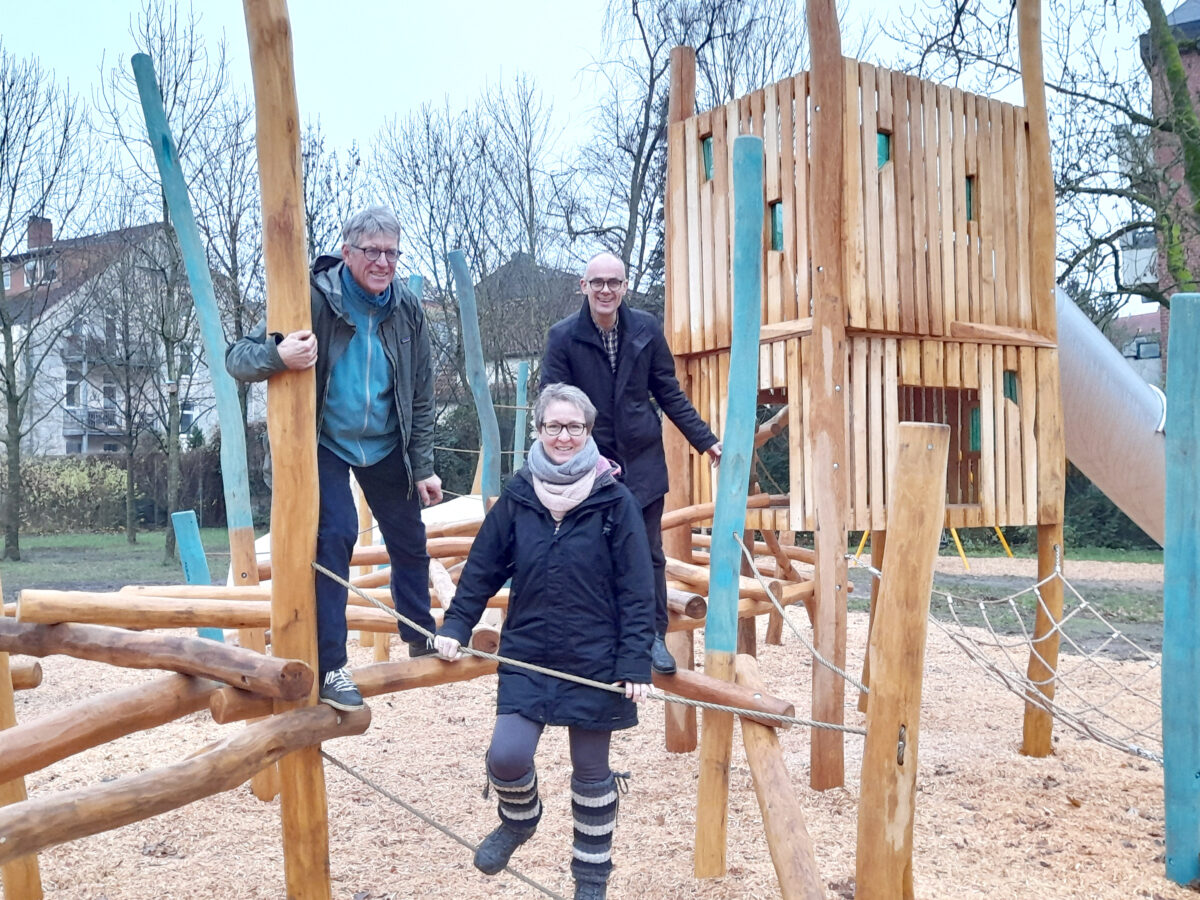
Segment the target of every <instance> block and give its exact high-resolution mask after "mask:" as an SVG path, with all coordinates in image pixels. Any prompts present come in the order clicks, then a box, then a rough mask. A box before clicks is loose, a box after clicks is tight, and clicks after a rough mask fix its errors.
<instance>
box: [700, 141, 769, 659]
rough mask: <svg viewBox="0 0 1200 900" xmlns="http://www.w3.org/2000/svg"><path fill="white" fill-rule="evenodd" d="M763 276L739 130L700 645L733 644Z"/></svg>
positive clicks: (758, 185)
mask: <svg viewBox="0 0 1200 900" xmlns="http://www.w3.org/2000/svg"><path fill="white" fill-rule="evenodd" d="M762 279H763V142H762V139H761V138H758V137H754V136H753V135H742V136H741V137H738V138H735V139H734V142H733V338H732V341H731V343H730V348H729V387H728V391H727V393H726V397H727V410H728V411H727V412H726V415H725V433H724V434H723V435H722V439H721V447H722V450H721V465H720V467H719V469H718V473H719V474H718V478H717V506H716V510H715V511H714V514H713V538H712V555H711V559H710V562H709V567H710V569H711V575H710V581H709V592H708V620H707V624H706V625H705V626H704V646H705V648H707V649H708V650H717V651H725V652H727V653H733V652H734V651H735V650H736V649H737V609H738V577H739V575H740V574H741V558H742V557H741V548H740V547H738V545H737V542H736V541H735V540H734V539H733V536H734V535H735V534H736V535H739V536H740V535H741V534H742V531H743V530H744V529H745V527H746V499H747V494H748V493H749V485H750V463H751V459H752V457H753V454H754V429H755V408H756V405H757V400H758V332H759V325H760V323H761V310H762Z"/></svg>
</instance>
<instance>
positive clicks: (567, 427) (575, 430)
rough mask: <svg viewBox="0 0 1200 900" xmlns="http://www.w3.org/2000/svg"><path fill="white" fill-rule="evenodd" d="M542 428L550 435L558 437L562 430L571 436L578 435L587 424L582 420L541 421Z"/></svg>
mask: <svg viewBox="0 0 1200 900" xmlns="http://www.w3.org/2000/svg"><path fill="white" fill-rule="evenodd" d="M542 430H543V431H544V432H546V434H548V435H550V437H558V435H560V434H561V433H562V432H564V431H565V432H566V433H567V434H569V435H570V436H571V437H579V436H580V435H581V434H583V433H584V432H585V431H587V426H586V425H585V424H583V423H582V422H565V423H564V422H543V423H542Z"/></svg>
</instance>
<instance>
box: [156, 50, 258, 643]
mask: <svg viewBox="0 0 1200 900" xmlns="http://www.w3.org/2000/svg"><path fill="white" fill-rule="evenodd" d="M132 62H133V73H134V78H135V79H136V81H137V86H138V94H139V96H140V98H141V102H142V112H143V114H144V115H145V118H146V131H147V133H148V135H149V138H150V146H151V148H153V151H154V159H155V162H156V163H157V164H158V171H159V176H160V177H161V178H162V187H163V196H164V197H165V198H166V201H167V206H168V208H169V209H170V211H171V222H172V225H173V226H174V229H175V234H176V236H177V237H178V238H179V247H180V250H181V251H182V252H183V262H184V268H185V269H186V270H187V277H188V284H189V285H190V286H191V289H192V302H193V303H194V304H195V305H196V317H197V319H198V320H199V322H200V334H201V336H202V338H203V341H204V355H205V358H206V360H207V363H208V375H209V379H210V381H211V383H212V388H213V396H214V397H215V399H216V404H217V421H219V422H220V423H221V483H222V485H223V488H224V492H225V518H226V521H227V522H228V523H229V553H230V566H231V568H232V571H233V581H234V584H257V583H258V570H257V568H256V567H255V555H254V518H253V514H252V512H251V509H250V477H249V473H248V471H247V468H246V428H245V425H244V424H243V422H242V408H241V404H240V403H239V402H238V394H237V386H236V385H235V384H234V381H233V376H231V375H230V374H229V373H228V372H227V371H225V363H224V360H225V333H224V331H223V330H222V328H221V316H220V312H219V310H218V309H217V298H216V293H215V292H214V290H213V284H212V274H211V273H210V272H209V269H208V256H207V254H206V253H205V250H204V243H203V241H201V239H200V231H199V229H198V228H197V227H196V218H195V216H194V215H193V214H192V205H191V202H190V201H189V200H188V194H187V184H186V182H185V180H184V176H183V169H182V168H181V167H180V165H179V154H178V153H177V151H176V149H175V142H174V140H173V139H172V137H171V131H170V128H169V126H168V125H167V117H166V113H165V112H164V111H163V105H162V96H161V95H160V94H159V91H158V85H157V82H156V80H155V75H154V64H153V63H152V62H151V60H150V57H148V56H146V55H145V54H144V53H138V54H136V55H135V56H134V57H133V61H132ZM169 512H174V510H169ZM207 636H208V635H206V637H207ZM242 643H243V646H249V644H247V643H246V641H245V640H243V642H242ZM264 646H265V645H264Z"/></svg>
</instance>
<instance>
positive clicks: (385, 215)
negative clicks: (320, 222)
mask: <svg viewBox="0 0 1200 900" xmlns="http://www.w3.org/2000/svg"><path fill="white" fill-rule="evenodd" d="M372 234H389V235H392V236H394V237H395V238H396V240H397V242H399V240H400V221H399V220H398V219H397V218H396V214H395V213H393V212H392V211H391V210H390V209H388V208H387V207H386V206H368V207H367V208H366V209H364V210H363V211H362V212H357V213H355V214H354V215H352V216H351V217H350V218H349V219H347V220H346V224H345V225H343V226H342V241H343V242H345V243H347V244H354V245H355V246H357V245H358V243H359V242H360V241H361V240H362V239H363V238H364V237H366V236H367V235H372Z"/></svg>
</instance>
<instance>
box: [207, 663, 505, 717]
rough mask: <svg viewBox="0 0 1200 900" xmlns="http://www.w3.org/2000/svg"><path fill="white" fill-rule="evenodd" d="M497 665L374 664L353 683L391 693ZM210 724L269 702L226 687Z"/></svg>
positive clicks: (259, 710)
mask: <svg viewBox="0 0 1200 900" xmlns="http://www.w3.org/2000/svg"><path fill="white" fill-rule="evenodd" d="M496 668H497V663H495V662H493V661H492V660H490V659H480V658H479V657H474V656H472V657H467V658H465V659H460V660H458V661H457V662H453V663H451V662H447V661H445V660H442V659H438V658H437V657H434V656H422V657H418V658H417V659H403V660H397V661H394V662H386V663H374V664H372V665H368V666H361V667H359V668H357V669H354V670H353V675H354V683H355V684H356V685H358V689H359V691H360V692H361V693H362V695H363V696H364V697H376V696H378V695H379V694H391V693H396V692H398V691H408V690H412V689H414V688H423V687H432V686H434V685H438V684H451V683H453V682H456V681H470V680H471V679H472V678H479V677H481V676H483V675H492V674H494V673H495V671H496ZM209 708H210V710H211V712H212V717H213V721H214V722H217V723H219V724H221V725H227V724H229V723H231V722H239V721H241V720H242V719H248V718H251V717H253V716H258V715H263V714H264V713H263V711H264V710H265V711H267V712H269V711H270V701H269V700H268V699H267V698H265V697H259V696H257V695H255V694H251V693H249V692H247V691H239V690H235V689H233V688H226V689H223V690H220V691H217V692H216V693H215V694H214V695H213V697H212V702H211V703H210V704H209Z"/></svg>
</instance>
